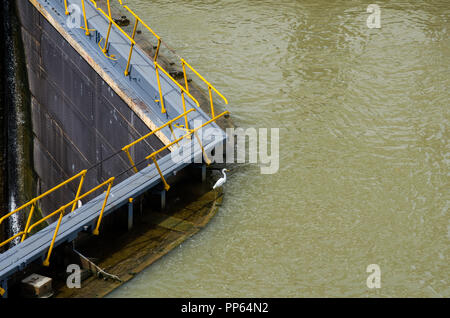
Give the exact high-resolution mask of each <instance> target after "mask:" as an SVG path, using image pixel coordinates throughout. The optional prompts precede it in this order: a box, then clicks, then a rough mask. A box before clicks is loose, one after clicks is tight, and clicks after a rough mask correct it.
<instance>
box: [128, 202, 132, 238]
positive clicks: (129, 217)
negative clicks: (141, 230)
mask: <svg viewBox="0 0 450 318" xmlns="http://www.w3.org/2000/svg"><path fill="white" fill-rule="evenodd" d="M132 228H133V198H129V199H128V231H129V230H131V229H132Z"/></svg>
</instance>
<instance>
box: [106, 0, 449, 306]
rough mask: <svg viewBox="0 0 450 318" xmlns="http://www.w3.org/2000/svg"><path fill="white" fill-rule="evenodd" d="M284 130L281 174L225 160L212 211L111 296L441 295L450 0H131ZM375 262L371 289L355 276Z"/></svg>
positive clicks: (262, 121)
mask: <svg viewBox="0 0 450 318" xmlns="http://www.w3.org/2000/svg"><path fill="white" fill-rule="evenodd" d="M128 2H129V3H130V6H132V7H134V8H137V10H136V11H137V12H140V13H141V15H142V16H143V17H144V18H145V20H146V21H149V23H150V25H151V26H152V27H153V28H154V29H155V30H156V31H157V32H159V33H160V35H161V36H162V37H163V38H164V39H165V40H166V42H168V43H170V44H171V46H172V47H175V48H176V50H177V51H178V53H179V54H180V55H182V56H183V57H185V58H186V59H187V60H188V61H189V62H190V63H191V64H192V65H194V66H195V67H198V69H199V71H200V72H201V73H203V74H206V75H207V77H208V78H209V79H210V80H211V81H212V83H214V84H216V86H217V87H218V88H219V89H221V90H222V91H223V92H224V93H225V95H226V96H227V97H228V98H229V100H230V101H231V103H230V106H229V109H230V110H231V112H232V115H233V118H234V121H235V122H236V124H237V125H239V126H242V127H269V128H270V127H279V128H280V139H281V143H280V170H279V172H278V173H277V174H275V175H261V174H259V171H260V169H259V167H257V166H254V165H246V166H237V167H234V168H233V172H232V174H231V177H230V180H229V181H228V183H227V185H226V197H225V201H224V204H223V206H222V208H221V210H220V213H219V214H218V215H217V216H216V217H215V219H214V220H213V221H212V223H211V224H210V225H209V226H208V227H207V228H206V229H205V230H204V231H203V232H201V233H200V234H198V235H196V236H195V237H194V238H193V239H191V240H189V241H188V242H186V243H184V244H183V245H182V246H180V247H179V248H177V249H175V251H173V252H172V253H170V254H169V255H168V256H166V257H164V258H163V259H161V260H160V261H158V262H157V263H155V264H154V265H152V266H151V267H150V268H149V269H147V270H146V271H144V272H143V273H142V274H140V275H138V276H137V277H136V278H135V279H134V280H133V281H131V282H130V283H128V284H126V285H125V286H124V287H122V288H120V289H119V290H117V291H116V292H115V293H114V294H113V296H114V297H125V296H133V297H140V296H142V297H205V296H207V297H209V296H219V297H221V296H224V297H226V296H238V297H283V296H284V297H311V296H319V297H320V296H331V297H333V296H343V297H348V296H350V297H361V296H362V297H365V296H419V297H420V296H431V297H435V296H446V297H449V296H450V288H449V287H448V286H449V281H448V280H449V272H450V269H449V265H448V255H449V254H448V246H449V239H450V224H449V217H448V208H449V199H450V198H449V186H448V182H449V181H448V176H449V171H448V165H449V159H450V158H449V154H450V149H449V142H448V137H449V132H448V125H449V111H448V109H449V108H448V105H449V102H450V98H449V97H450V94H449V92H448V88H449V81H450V76H449V75H450V60H449V58H448V57H449V56H450V41H449V36H448V34H449V27H450V23H449V19H450V3H449V2H448V1H445V0H442V1H427V4H424V3H423V2H418V1H413V0H409V1H385V2H377V3H379V5H380V7H381V25H382V28H381V29H368V28H367V25H366V19H367V17H368V13H366V8H367V5H368V4H369V3H367V2H366V1H319V0H315V1H296V0H282V1H276V2H273V1H262V0H261V1H243V0H239V1H237V0H227V1H226V0H220V1H200V0H198V1H183V2H181V1H175V0H171V1H168V0H165V1H146V0H129V1H128ZM372 263H375V264H378V265H379V266H380V268H381V273H382V288H381V289H378V290H370V289H368V288H367V286H366V279H367V276H368V275H369V274H367V273H366V267H367V266H368V265H369V264H372Z"/></svg>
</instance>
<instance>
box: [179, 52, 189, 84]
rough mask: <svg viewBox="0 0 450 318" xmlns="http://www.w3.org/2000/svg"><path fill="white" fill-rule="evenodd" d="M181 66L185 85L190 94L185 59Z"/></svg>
mask: <svg viewBox="0 0 450 318" xmlns="http://www.w3.org/2000/svg"><path fill="white" fill-rule="evenodd" d="M181 65H182V66H183V74H184V83H185V85H186V90H187V91H188V92H189V85H188V80H187V75H186V64H185V63H184V60H183V59H181Z"/></svg>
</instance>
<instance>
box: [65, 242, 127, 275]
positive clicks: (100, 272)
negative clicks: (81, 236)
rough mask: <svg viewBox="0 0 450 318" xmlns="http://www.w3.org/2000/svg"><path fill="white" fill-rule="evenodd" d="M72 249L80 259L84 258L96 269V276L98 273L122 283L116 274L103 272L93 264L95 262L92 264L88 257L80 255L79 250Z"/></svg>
mask: <svg viewBox="0 0 450 318" xmlns="http://www.w3.org/2000/svg"><path fill="white" fill-rule="evenodd" d="M73 251H74V252H75V253H76V254H78V256H80V257H81V258H82V259H84V260H85V261H87V262H88V263H89V264H91V265H92V266H94V267H95V269H96V270H97V273H96V275H97V277H99V276H100V275H99V274H101V275H103V276H105V277H107V278H111V279H114V280H117V281H119V282H121V283H122V280H121V279H120V278H119V277H118V276H116V275H112V274H109V273H107V272H105V271H104V270H103V269H101V268H100V267H98V266H97V265H95V264H94V263H93V262H92V261H91V260H90V259H88V258H87V257H86V256H84V255H82V254H81V253H80V252H78V251H77V250H76V249H75V248H73Z"/></svg>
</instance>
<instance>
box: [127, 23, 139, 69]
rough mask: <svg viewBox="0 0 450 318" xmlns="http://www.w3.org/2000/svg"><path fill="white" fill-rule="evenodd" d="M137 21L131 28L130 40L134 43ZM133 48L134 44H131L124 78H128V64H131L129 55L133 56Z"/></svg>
mask: <svg viewBox="0 0 450 318" xmlns="http://www.w3.org/2000/svg"><path fill="white" fill-rule="evenodd" d="M138 23H139V20H138V19H137V18H136V22H135V23H134V28H133V35H132V37H131V38H132V39H133V41H134V37H135V35H136V29H137V26H138ZM133 48H134V43H131V46H130V54H129V55H128V62H127V68H126V69H125V76H128V75H129V74H130V63H131V55H132V54H133Z"/></svg>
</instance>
